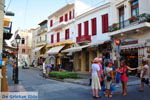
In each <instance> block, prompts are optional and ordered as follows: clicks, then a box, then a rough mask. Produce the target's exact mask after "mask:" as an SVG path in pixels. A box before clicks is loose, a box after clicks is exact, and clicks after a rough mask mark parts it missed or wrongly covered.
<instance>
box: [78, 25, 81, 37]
mask: <svg viewBox="0 0 150 100" xmlns="http://www.w3.org/2000/svg"><path fill="white" fill-rule="evenodd" d="M81 34H82V25H81V23H80V24H78V37H81Z"/></svg>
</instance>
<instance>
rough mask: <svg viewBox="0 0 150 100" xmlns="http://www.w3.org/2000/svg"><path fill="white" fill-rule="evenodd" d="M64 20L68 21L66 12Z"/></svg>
mask: <svg viewBox="0 0 150 100" xmlns="http://www.w3.org/2000/svg"><path fill="white" fill-rule="evenodd" d="M65 21H66V22H67V21H68V14H65Z"/></svg>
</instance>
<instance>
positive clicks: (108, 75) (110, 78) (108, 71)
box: [104, 62, 114, 98]
mask: <svg viewBox="0 0 150 100" xmlns="http://www.w3.org/2000/svg"><path fill="white" fill-rule="evenodd" d="M105 66H106V68H105V70H104V73H105V89H106V90H105V97H109V98H112V91H111V90H110V88H111V84H112V82H114V71H113V68H112V62H106V64H105Z"/></svg>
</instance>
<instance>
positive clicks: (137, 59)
mask: <svg viewBox="0 0 150 100" xmlns="http://www.w3.org/2000/svg"><path fill="white" fill-rule="evenodd" d="M149 5H150V0H113V3H112V6H111V9H112V10H111V13H110V16H111V23H110V24H111V26H110V27H109V31H110V36H111V38H112V40H113V47H114V48H113V56H114V60H116V59H119V57H120V56H121V59H125V60H126V61H127V62H128V65H129V66H131V67H138V66H140V65H141V61H142V60H143V59H150V50H149V49H150V45H149V44H150V15H149V14H150V9H149V8H150V7H149ZM116 40H121V46H120V50H121V53H120V55H118V50H117V47H118V46H116V44H115V42H116ZM115 56H117V58H116V57H115Z"/></svg>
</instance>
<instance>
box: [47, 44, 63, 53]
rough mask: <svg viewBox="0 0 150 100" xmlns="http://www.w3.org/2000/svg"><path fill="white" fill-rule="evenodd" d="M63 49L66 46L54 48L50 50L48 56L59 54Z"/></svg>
mask: <svg viewBox="0 0 150 100" xmlns="http://www.w3.org/2000/svg"><path fill="white" fill-rule="evenodd" d="M63 47H64V45H62V46H57V47H52V48H51V49H50V50H48V51H47V53H48V54H57V53H58V52H59V51H60V50H61V49H62V48H63Z"/></svg>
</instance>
